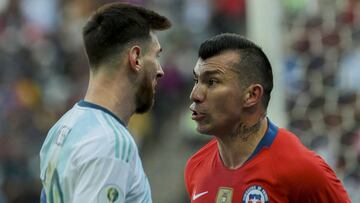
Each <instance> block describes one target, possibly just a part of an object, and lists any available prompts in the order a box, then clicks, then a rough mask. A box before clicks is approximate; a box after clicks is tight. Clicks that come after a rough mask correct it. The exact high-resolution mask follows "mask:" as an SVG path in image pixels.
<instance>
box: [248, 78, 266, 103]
mask: <svg viewBox="0 0 360 203" xmlns="http://www.w3.org/2000/svg"><path fill="white" fill-rule="evenodd" d="M263 94H264V88H263V87H262V85H260V84H253V85H250V86H249V87H248V88H247V89H246V91H245V96H244V107H252V106H255V105H256V104H257V103H259V102H261V99H262V97H263Z"/></svg>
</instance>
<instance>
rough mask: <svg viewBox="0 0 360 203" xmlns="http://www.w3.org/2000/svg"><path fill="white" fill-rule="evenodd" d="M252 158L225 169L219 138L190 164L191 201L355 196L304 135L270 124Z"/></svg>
mask: <svg viewBox="0 0 360 203" xmlns="http://www.w3.org/2000/svg"><path fill="white" fill-rule="evenodd" d="M268 123H269V127H268V129H267V132H266V134H265V135H264V137H263V138H262V140H261V141H260V143H259V144H258V146H257V147H256V149H255V151H254V152H253V154H252V155H251V156H250V158H249V159H248V160H247V161H246V162H245V163H244V164H243V165H242V166H241V167H239V168H238V169H228V168H226V167H225V166H224V165H223V163H222V161H221V158H220V155H219V149H218V145H217V140H216V139H213V140H211V141H210V142H209V143H208V144H207V145H205V146H204V147H203V148H202V149H200V150H199V151H198V152H197V153H196V154H195V155H193V156H192V157H191V158H190V159H189V160H188V162H187V164H186V169H185V184H186V189H187V191H188V194H189V196H190V199H191V202H192V203H276V202H281V203H286V202H288V203H310V202H312V203H319V202H324V203H325V202H326V203H347V202H351V201H350V198H349V196H348V194H347V192H346V191H345V189H344V187H343V186H342V184H341V182H340V181H339V180H338V179H337V177H336V175H335V173H334V172H333V170H332V169H331V168H330V167H329V166H328V165H327V164H326V163H325V161H324V160H323V159H322V158H321V157H320V156H318V155H316V154H315V153H314V152H313V151H310V150H309V149H307V148H306V147H305V146H304V145H302V144H301V142H300V141H299V139H298V138H297V137H296V136H295V135H294V134H292V133H290V132H289V131H286V130H285V129H281V128H280V129H279V128H277V127H276V126H275V125H273V124H272V123H271V122H268Z"/></svg>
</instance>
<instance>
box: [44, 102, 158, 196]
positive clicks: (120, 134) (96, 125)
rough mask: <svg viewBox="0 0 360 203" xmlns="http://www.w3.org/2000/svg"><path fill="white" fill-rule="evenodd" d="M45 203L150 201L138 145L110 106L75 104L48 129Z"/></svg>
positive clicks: (45, 157) (45, 161)
mask: <svg viewBox="0 0 360 203" xmlns="http://www.w3.org/2000/svg"><path fill="white" fill-rule="evenodd" d="M40 170H41V174H40V178H41V180H42V183H43V192H42V198H41V199H42V203H44V202H46V203H84V202H86V203H151V202H152V200H151V192H150V186H149V182H148V180H147V178H146V175H145V173H144V170H143V167H142V164H141V160H140V157H139V154H138V149H137V147H136V144H135V142H134V139H133V138H132V136H131V135H130V133H129V131H128V130H127V128H126V127H125V125H124V124H123V123H122V122H121V120H120V119H119V118H117V117H116V116H115V115H114V114H113V113H111V112H110V111H109V110H107V109H105V108H103V107H101V106H98V105H96V104H92V103H89V102H86V101H83V100H82V101H80V102H78V103H77V104H75V105H74V107H73V108H72V109H71V110H69V111H68V112H67V113H66V114H65V115H64V116H63V117H62V118H61V119H60V120H59V121H58V122H57V123H56V124H55V125H54V126H53V127H52V128H51V129H50V131H49V133H48V135H47V137H46V139H45V142H44V144H43V146H42V148H41V151H40Z"/></svg>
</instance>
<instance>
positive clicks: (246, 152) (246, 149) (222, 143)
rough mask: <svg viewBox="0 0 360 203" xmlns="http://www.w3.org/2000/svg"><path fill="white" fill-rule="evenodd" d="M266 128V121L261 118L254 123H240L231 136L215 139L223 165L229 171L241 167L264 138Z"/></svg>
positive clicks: (264, 118)
mask: <svg viewBox="0 0 360 203" xmlns="http://www.w3.org/2000/svg"><path fill="white" fill-rule="evenodd" d="M267 128H268V123H267V119H266V117H262V118H261V119H260V120H258V121H256V122H254V123H250V124H244V123H240V124H239V125H238V127H237V128H236V133H235V134H234V135H232V136H226V137H225V136H222V137H217V140H218V147H219V153H220V157H221V159H222V162H223V164H224V165H225V166H226V167H227V168H230V169H236V168H239V167H240V166H242V165H243V164H244V163H245V161H246V160H248V158H249V157H250V156H251V154H252V153H253V152H254V150H255V149H256V147H257V145H258V144H259V142H260V141H261V139H262V138H263V137H264V135H265V133H266V130H267Z"/></svg>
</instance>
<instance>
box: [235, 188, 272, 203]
mask: <svg viewBox="0 0 360 203" xmlns="http://www.w3.org/2000/svg"><path fill="white" fill-rule="evenodd" d="M242 203H269V197H268V195H267V193H266V191H265V189H264V188H262V187H261V186H259V185H253V186H250V187H248V188H247V189H246V191H245V193H244V195H243V198H242Z"/></svg>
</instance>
